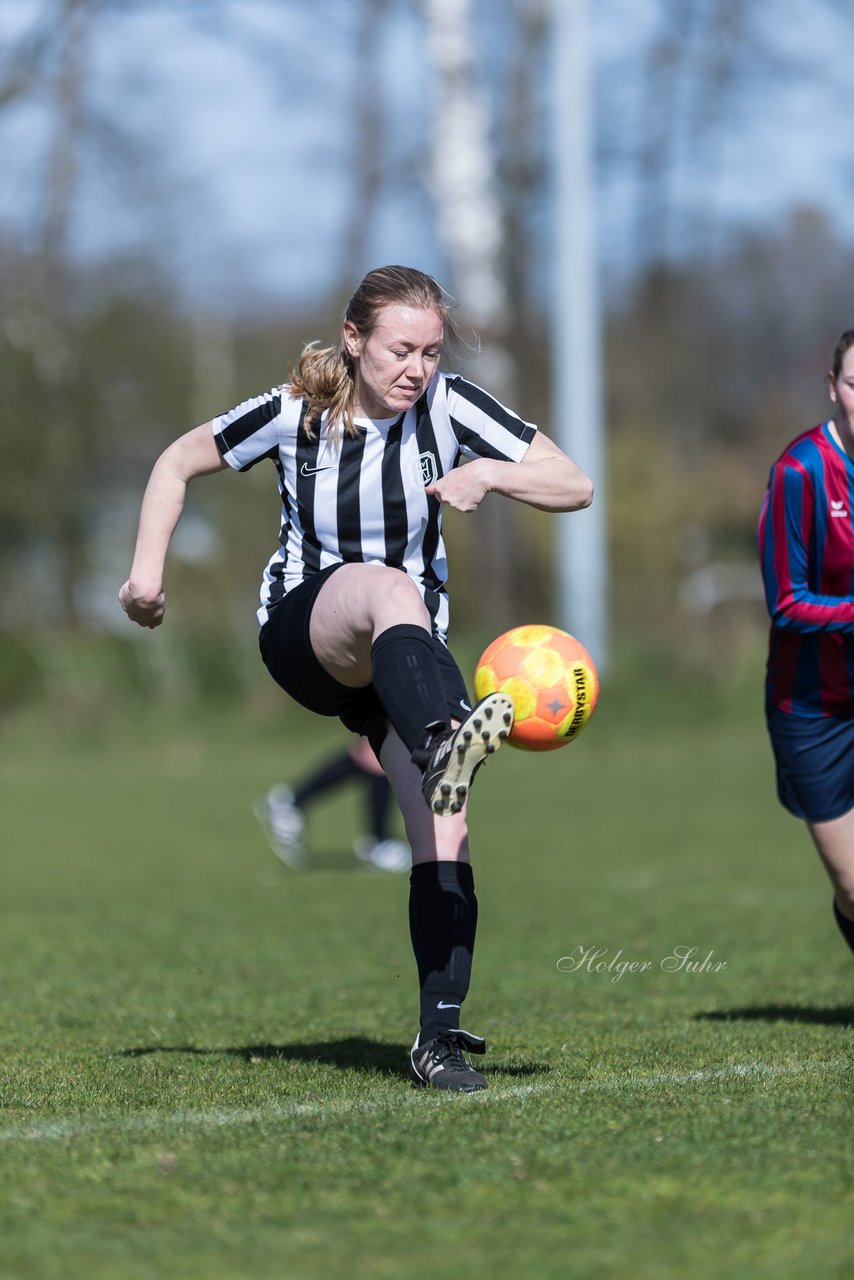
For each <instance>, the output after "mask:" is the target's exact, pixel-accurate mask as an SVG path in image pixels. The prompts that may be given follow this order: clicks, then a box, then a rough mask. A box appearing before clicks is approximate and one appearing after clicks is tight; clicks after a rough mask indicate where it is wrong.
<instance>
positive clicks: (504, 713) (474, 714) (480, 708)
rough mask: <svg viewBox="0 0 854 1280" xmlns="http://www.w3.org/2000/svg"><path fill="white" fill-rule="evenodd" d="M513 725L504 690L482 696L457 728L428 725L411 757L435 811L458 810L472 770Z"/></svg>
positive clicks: (452, 811) (499, 744)
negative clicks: (421, 773)
mask: <svg viewBox="0 0 854 1280" xmlns="http://www.w3.org/2000/svg"><path fill="white" fill-rule="evenodd" d="M512 728H513V700H512V698H510V697H509V696H508V695H507V694H506V693H488V694H487V695H486V697H485V698H481V700H480V702H479V703H478V704H477V706H476V707H475V708H474V710H473V711H470V712H469V714H468V715H467V716H466V718H465V720H463V722H462V724H461V725H460V726H459V727H458V728H457V729H450V728H448V726H447V725H431V726H429V727H428V729H427V732H426V733H425V735H424V739H423V741H422V743H421V745H420V746H419V747H417V748H416V750H415V751H413V753H412V760H413V763H415V764H417V765H418V767H419V768H420V769H422V770H423V773H424V776H423V778H422V780H421V790H422V791H423V792H424V799H425V800H426V801H427V804H428V805H429V806H430V808H431V809H432V810H433V812H434V813H437V814H448V813H459V812H460V810H461V809H462V807H463V805H464V804H465V802H466V800H467V799H468V794H469V791H470V790H471V783H472V778H473V777H474V775H475V773H476V772H477V770H478V769H479V767H480V766H481V765H482V764H483V762H484V761H485V760H486V757H487V756H491V755H492V754H493V753H494V752H495V751H497V750H498V748H499V747H500V746H501V744H502V742H506V740H507V738H508V736H509V734H510V730H511V729H512Z"/></svg>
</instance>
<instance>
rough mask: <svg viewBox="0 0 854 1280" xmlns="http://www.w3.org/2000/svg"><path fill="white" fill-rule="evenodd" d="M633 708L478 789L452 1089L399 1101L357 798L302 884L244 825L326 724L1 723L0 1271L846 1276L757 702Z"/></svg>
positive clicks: (398, 885)
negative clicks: (570, 965) (358, 839)
mask: <svg viewBox="0 0 854 1280" xmlns="http://www.w3.org/2000/svg"><path fill="white" fill-rule="evenodd" d="M756 684H757V685H758V680H757V682H756ZM653 701H654V700H653V698H652V695H648V696H647V702H648V703H649V706H645V705H644V702H643V699H642V698H640V699H639V700H638V703H637V707H636V708H635V710H634V712H633V710H632V705H631V698H626V697H625V696H624V695H618V693H617V692H615V695H614V697H613V698H612V699H611V698H609V695H608V690H607V689H606V691H605V693H604V695H603V700H602V704H601V707H600V710H599V711H598V712H597V717H596V719H595V720H594V722H593V724H592V725H591V727H590V728H589V729H588V731H587V733H586V734H585V736H584V738H582V739H581V740H580V741H579V742H578V743H576V744H574V745H573V746H571V747H569V748H567V749H566V750H565V751H563V752H560V753H557V754H556V755H554V756H551V757H547V758H546V757H544V758H540V759H537V758H533V757H529V756H526V755H523V754H521V753H513V752H511V751H509V750H508V751H505V752H503V753H502V755H501V756H500V757H499V758H498V759H497V760H496V761H495V762H494V763H493V764H491V765H490V768H489V769H488V770H487V771H486V772H485V774H484V776H483V779H482V780H479V782H478V789H477V792H476V795H475V799H474V802H473V810H474V815H473V822H472V826H473V840H474V847H475V850H476V870H477V877H478V895H479V899H480V905H481V924H480V933H479V941H478V952H477V958H476V967H475V981H474V986H473V990H472V994H471V996H470V998H469V1001H468V1002H467V1006H466V1011H465V1018H464V1024H465V1025H466V1026H468V1027H470V1028H471V1029H472V1030H474V1031H477V1032H480V1033H484V1034H486V1035H487V1037H488V1040H489V1045H490V1051H489V1054H488V1056H487V1059H486V1063H487V1071H488V1073H489V1075H490V1079H491V1087H490V1089H489V1090H488V1091H487V1092H485V1093H484V1094H480V1095H476V1096H473V1097H468V1098H458V1097H449V1098H446V1097H442V1096H438V1095H435V1094H432V1093H422V1092H417V1091H414V1090H412V1089H411V1088H410V1087H409V1085H408V1083H407V1080H406V1077H405V1074H404V1072H405V1065H406V1054H407V1050H408V1046H409V1043H410V1041H411V1038H412V1036H413V1034H414V1031H415V1007H416V1006H415V983H414V964H413V961H412V958H411V954H410V950H409V940H408V933H407V926H406V897H407V883H406V877H402V876H401V877H383V876H381V875H379V874H372V873H369V872H367V871H364V870H361V869H360V868H358V867H357V865H356V863H355V860H354V859H353V858H352V856H351V855H349V853H348V852H347V850H348V846H349V841H350V839H351V837H352V835H353V834H354V831H355V828H356V826H357V823H358V811H357V798H356V797H355V796H353V795H344V796H339V797H337V798H336V799H335V800H334V801H330V802H329V804H328V805H326V807H325V808H324V809H323V810H322V811H320V812H318V814H317V818H316V820H315V822H314V825H313V829H312V834H313V838H314V842H315V845H316V848H317V851H318V854H317V861H316V864H315V868H314V869H313V870H312V871H310V872H307V873H304V874H302V875H298V874H294V873H291V872H289V871H287V870H286V869H285V868H283V867H281V866H280V865H279V864H278V863H277V862H276V860H275V859H274V858H273V857H272V855H271V854H270V853H269V851H268V849H267V847H266V845H265V842H264V839H263V836H262V835H261V832H260V830H259V829H258V828H257V826H256V824H255V822H254V819H253V818H252V816H251V812H250V808H251V804H252V801H253V800H254V799H255V798H256V797H257V796H258V795H259V794H261V793H262V792H263V790H264V788H265V787H266V786H267V785H268V784H269V783H270V782H272V781H274V780H277V779H278V778H279V777H282V776H284V777H288V776H293V775H294V774H295V773H296V772H297V771H298V769H299V768H300V767H301V762H304V761H305V762H307V761H309V760H313V759H315V758H317V757H318V756H319V755H320V754H321V753H322V752H323V751H324V750H325V748H326V747H328V746H329V745H331V744H332V743H333V742H336V741H340V739H338V738H337V737H335V736H334V735H333V733H332V730H331V729H329V730H328V729H327V728H326V727H325V726H323V725H322V724H319V723H318V722H315V721H313V720H310V719H308V718H306V717H303V716H301V715H300V714H299V713H292V714H291V715H290V716H289V717H288V719H287V723H286V724H284V726H283V725H281V724H279V725H278V726H277V725H275V724H271V723H270V722H269V720H268V719H259V717H258V715H257V714H255V713H253V712H252V711H251V709H250V710H248V711H247V712H246V713H245V714H242V715H241V714H237V713H234V712H233V711H232V712H231V713H228V712H226V711H223V712H222V713H221V714H220V715H218V716H210V717H208V718H207V719H206V720H204V721H203V722H196V723H193V722H192V721H191V720H190V719H189V718H187V719H184V720H183V721H176V722H175V723H169V724H159V723H158V721H157V719H156V718H155V717H153V716H150V715H146V716H142V718H141V719H140V720H139V723H136V724H132V723H128V724H127V725H125V726H124V727H121V726H120V725H119V722H118V719H116V720H115V721H114V722H113V723H112V724H111V725H106V726H102V728H101V730H100V731H96V729H95V728H94V727H93V725H92V724H87V725H86V728H85V732H84V731H82V730H81V731H78V732H74V733H72V731H71V730H70V729H69V728H65V729H61V728H56V727H55V728H54V729H52V730H51V729H49V728H48V727H47V726H46V724H45V723H44V720H43V718H42V717H40V716H33V717H31V718H30V719H24V718H21V717H19V718H18V719H17V720H16V721H15V722H14V723H12V724H9V725H7V726H6V728H5V730H4V731H3V733H2V734H0V746H2V749H3V753H4V760H5V763H4V768H3V777H2V781H0V814H2V819H0V821H2V839H3V846H4V862H5V865H4V871H3V892H2V900H1V901H0V913H2V914H0V973H2V987H1V988H0V1011H1V1012H2V1024H3V1051H2V1056H1V1057H0V1091H1V1092H2V1109H0V1275H2V1276H3V1277H16V1278H17V1277H21V1278H22V1280H23V1278H25V1277H26V1278H27V1280H30V1278H32V1280H76V1278H77V1277H81V1278H82V1277H86V1278H87V1280H113V1278H115V1280H119V1278H121V1280H150V1278H155V1277H170V1278H171V1277H180V1278H181V1280H237V1278H241V1280H242V1278H244V1277H246V1278H247V1280H248V1278H249V1277H253V1278H255V1280H267V1278H268V1277H269V1278H270V1280H273V1278H279V1277H288V1280H300V1278H301V1277H310V1278H312V1280H314V1278H315V1277H317V1278H318V1280H338V1278H339V1277H340V1278H342V1280H343V1278H344V1277H347V1278H348V1280H350V1278H351V1277H377V1278H378V1280H379V1278H385V1277H388V1278H389V1280H391V1278H394V1280H397V1278H398V1277H401V1276H403V1275H407V1276H411V1277H414V1278H415V1280H422V1278H423V1280H428V1278H432V1277H437V1278H438V1277H445V1276H446V1275H448V1274H459V1275H474V1274H478V1275H484V1276H487V1277H489V1280H505V1278H506V1280H510V1277H513V1280H516V1278H517V1277H519V1276H520V1275H521V1276H532V1277H537V1278H538V1280H540V1278H542V1280H551V1278H552V1277H554V1278H555V1280H557V1278H558V1277H560V1278H561V1280H564V1278H566V1277H576V1276H577V1277H587V1276H595V1277H597V1278H605V1280H610V1278H611V1277H613V1278H614V1280H623V1277H628V1276H632V1277H638V1278H640V1280H643V1278H645V1277H650V1278H652V1277H660V1278H663V1280H669V1278H671V1277H672V1278H673V1280H684V1277H688V1276H690V1277H691V1278H692V1280H706V1278H712V1277H714V1278H718V1277H728V1278H729V1277H732V1278H733V1280H734V1278H736V1277H738V1278H741V1277H744V1278H748V1277H751V1278H752V1277H769V1280H770V1278H771V1277H774V1278H775V1280H783V1278H786V1277H792V1278H793V1280H794V1278H797V1280H801V1278H802V1277H805V1276H821V1277H823V1280H824V1278H827V1277H836V1276H839V1277H841V1276H843V1275H846V1276H847V1275H849V1274H850V1271H851V1266H852V1262H854V1231H852V1222H854V1179H852V1163H854V1161H852V1154H851V1144H850V1099H851V1090H852V1074H854V1073H852V1070H851V1063H852V1036H854V1030H852V1023H854V963H852V960H851V957H850V956H849V955H848V954H847V952H846V951H845V948H844V946H843V944H842V942H841V940H840V939H839V937H838V936H837V934H836V932H835V930H834V928H833V924H832V920H831V916H830V894H829V891H828V888H827V886H826V884H825V881H824V879H823V876H822V873H821V872H820V870H819V868H818V865H817V863H816V861H815V858H814V855H813V854H812V853H811V852H810V849H809V847H808V844H807V840H806V836H805V834H804V832H803V830H802V829H801V827H800V824H798V823H796V822H794V821H793V820H792V819H790V818H788V817H786V815H784V814H783V813H782V812H781V811H780V810H779V809H778V807H777V804H776V800H775V798H774V792H773V779H772V771H771V764H770V758H769V753H768V749H767V746H766V742H765V739H764V730H763V728H762V725H761V721H760V716H759V709H758V701H759V699H758V696H757V697H756V698H755V705H747V706H745V707H743V708H742V709H741V710H739V709H738V707H737V706H736V708H735V709H734V710H733V709H732V707H730V708H728V709H726V710H724V711H722V710H721V706H720V703H718V702H716V701H715V699H714V698H712V697H710V696H709V695H708V694H707V695H703V696H701V695H699V694H698V695H697V696H696V697H695V698H694V699H693V700H692V699H686V698H684V697H682V696H680V697H678V698H672V699H671V702H670V703H669V704H664V705H661V704H660V703H659V704H658V705H657V709H656V708H653V710H652V711H650V707H651V706H652V703H653ZM638 708H639V709H638ZM134 714H135V715H136V716H137V717H139V716H140V715H141V713H140V712H139V710H137V712H136V713H134ZM128 715H129V717H130V713H128ZM678 946H687V947H696V948H697V949H698V950H697V959H698V960H702V959H703V958H704V957H705V956H706V955H707V954H708V953H709V952H710V951H711V952H712V953H713V957H712V964H716V963H718V962H720V963H724V964H725V967H724V968H722V969H719V970H718V971H712V972H710V971H705V972H694V973H691V972H686V971H685V970H682V971H679V972H666V971H664V970H663V969H662V967H661V961H662V960H663V959H664V958H665V957H667V956H669V955H670V954H671V953H672V952H673V950H674V948H675V947H678ZM579 947H581V948H603V949H605V950H606V955H605V956H604V959H605V960H606V961H610V960H613V959H614V958H615V956H616V953H617V952H621V953H622V955H621V957H620V958H621V959H622V960H624V961H638V962H647V963H648V966H649V967H648V968H646V969H645V970H644V971H635V972H626V973H624V975H623V976H622V977H620V978H618V979H617V980H616V981H615V980H614V978H615V970H613V969H612V970H611V971H610V972H595V971H592V972H591V971H588V969H587V968H582V969H581V970H580V971H576V972H561V971H560V970H559V968H558V961H559V960H560V959H561V958H562V957H566V956H569V955H572V954H574V953H575V954H578V953H577V952H576V949H577V948H579ZM563 967H564V968H566V965H564V966H563Z"/></svg>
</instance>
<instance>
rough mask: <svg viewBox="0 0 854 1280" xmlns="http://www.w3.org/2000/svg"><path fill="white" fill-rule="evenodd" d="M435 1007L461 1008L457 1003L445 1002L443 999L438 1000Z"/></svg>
mask: <svg viewBox="0 0 854 1280" xmlns="http://www.w3.org/2000/svg"><path fill="white" fill-rule="evenodd" d="M436 1008H437V1009H460V1008H462V1006H461V1005H458V1004H445V1001H444V1000H440V1001H439V1003H438V1004H437V1005H436Z"/></svg>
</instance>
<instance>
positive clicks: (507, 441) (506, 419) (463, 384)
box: [447, 377, 537, 462]
mask: <svg viewBox="0 0 854 1280" xmlns="http://www.w3.org/2000/svg"><path fill="white" fill-rule="evenodd" d="M447 404H448V415H449V417H450V421H451V429H452V430H453V432H454V435H455V436H456V438H457V442H458V443H459V446H460V452H461V453H462V454H463V456H464V457H466V458H469V459H471V458H497V459H499V460H500V461H503V462H521V460H522V459H523V458H524V456H525V454H526V453H527V452H528V447H529V445H530V443H531V441H532V440H533V438H534V436H535V434H536V431H537V428H536V427H535V426H534V424H533V423H532V422H524V421H523V420H522V418H520V417H519V416H518V414H515V413H513V412H512V411H511V410H510V409H506V408H505V407H504V405H503V404H500V403H499V401H498V400H496V399H495V398H494V396H491V395H490V394H489V392H488V391H484V390H483V389H482V388H481V387H478V386H475V384H474V383H473V382H467V381H466V379H465V378H461V377H457V378H453V379H449V381H448V383H447Z"/></svg>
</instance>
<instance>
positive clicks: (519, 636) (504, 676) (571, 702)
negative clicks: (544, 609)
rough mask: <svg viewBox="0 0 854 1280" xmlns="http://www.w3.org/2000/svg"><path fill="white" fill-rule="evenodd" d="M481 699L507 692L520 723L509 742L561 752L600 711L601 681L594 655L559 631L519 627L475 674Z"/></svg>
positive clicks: (487, 655) (497, 642)
mask: <svg viewBox="0 0 854 1280" xmlns="http://www.w3.org/2000/svg"><path fill="white" fill-rule="evenodd" d="M474 691H475V697H476V698H485V697H486V695H487V694H488V693H497V692H500V693H507V694H509V695H510V697H511V698H512V699H513V706H514V708H515V719H514V722H513V729H512V731H511V733H510V736H509V738H508V739H507V741H508V742H509V743H510V744H511V746H514V747H521V748H522V749H523V750H524V751H555V750H557V748H558V747H565V746H566V744H567V743H568V742H572V741H573V740H574V739H575V738H577V737H578V735H579V734H580V733H581V731H582V729H583V728H584V727H585V725H586V724H587V722H588V720H589V719H590V717H591V716H592V715H593V712H594V710H595V709H596V702H597V699H598V697H599V676H598V674H597V672H596V667H595V666H594V665H593V660H592V658H591V657H590V654H589V653H588V652H587V650H586V649H585V648H584V646H583V645H581V644H579V643H578V641H577V640H576V639H575V637H574V636H571V635H570V634H569V633H568V632H567V631H560V630H559V629H558V628H557V627H545V626H539V625H534V626H528V627H514V628H513V630H512V631H506V632H505V633H504V635H503V636H499V637H498V639H497V640H493V642H492V644H491V645H489V647H488V648H487V649H486V650H485V651H484V653H483V654H482V655H481V659H480V661H479V662H478V664H477V667H476V669H475V673H474Z"/></svg>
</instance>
